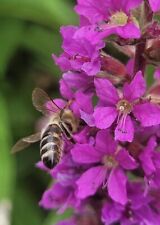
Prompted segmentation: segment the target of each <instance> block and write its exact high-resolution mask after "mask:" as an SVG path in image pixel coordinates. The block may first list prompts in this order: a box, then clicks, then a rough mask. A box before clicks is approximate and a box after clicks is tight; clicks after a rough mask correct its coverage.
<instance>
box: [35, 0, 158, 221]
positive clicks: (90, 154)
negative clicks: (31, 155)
mask: <svg viewBox="0 0 160 225" xmlns="http://www.w3.org/2000/svg"><path fill="white" fill-rule="evenodd" d="M159 10H160V1H159V0H157V1H156V0H155V1H153V0H100V1H97V0H77V5H76V6H75V11H76V12H77V13H78V15H79V16H80V25H79V26H71V25H70V26H66V27H64V26H62V28H61V30H60V32H61V34H62V38H63V44H62V49H63V53H62V54H61V55H60V56H59V57H57V56H55V55H53V59H54V61H55V63H56V64H57V65H58V66H59V67H60V69H61V70H62V77H61V79H60V81H59V86H60V88H59V89H60V95H61V96H62V98H60V99H55V100H54V101H55V102H56V104H57V105H58V106H59V107H61V108H63V107H64V106H65V105H66V104H67V102H69V103H70V104H68V105H69V108H70V109H71V110H72V112H73V114H74V116H75V117H76V118H77V119H78V121H79V127H78V131H77V132H76V133H73V134H72V139H71V140H67V139H66V138H65V136H64V135H63V134H62V137H61V138H62V140H63V142H64V145H63V149H62V151H63V154H62V158H61V160H60V162H59V163H58V164H57V165H56V166H55V167H54V168H53V169H52V170H49V169H47V168H46V167H45V166H44V165H43V163H42V162H39V163H38V164H37V167H39V168H40V169H42V170H44V171H45V172H47V173H49V174H50V176H51V179H53V180H54V182H53V183H52V185H51V186H50V187H49V189H48V190H46V191H45V192H44V194H43V196H42V198H41V200H40V203H39V205H40V206H41V207H43V208H46V209H50V210H51V209H54V210H57V212H58V213H63V212H64V211H65V210H67V209H68V208H72V209H73V215H72V216H71V218H68V219H66V220H64V221H61V222H59V223H58V224H57V225H113V224H120V225H139V224H141V225H159V224H160V203H159V202H160V147H159V146H160V79H159V78H160V69H159V68H160V55H159V48H158V47H157V46H159V45H160V44H159V34H160V24H159V22H158V21H155V20H154V13H155V12H156V13H158V11H159ZM119 54H122V56H124V55H125V56H126V58H124V57H119ZM150 65H151V66H152V67H154V71H155V72H154V74H153V73H151V71H150V70H149V72H148V66H150ZM148 80H149V82H148ZM46 108H48V109H49V110H50V111H51V112H50V114H52V110H53V109H52V103H51V102H48V103H47V105H46ZM53 113H54V112H53Z"/></svg>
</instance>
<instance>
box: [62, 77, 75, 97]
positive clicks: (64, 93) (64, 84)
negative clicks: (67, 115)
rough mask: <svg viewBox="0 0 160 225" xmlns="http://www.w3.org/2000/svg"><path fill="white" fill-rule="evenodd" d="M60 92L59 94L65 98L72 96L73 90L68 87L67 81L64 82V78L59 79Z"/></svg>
mask: <svg viewBox="0 0 160 225" xmlns="http://www.w3.org/2000/svg"><path fill="white" fill-rule="evenodd" d="M60 92H61V95H62V96H63V97H64V98H66V99H72V98H73V91H72V90H71V88H70V87H69V85H68V84H67V82H65V80H64V79H61V80H60Z"/></svg>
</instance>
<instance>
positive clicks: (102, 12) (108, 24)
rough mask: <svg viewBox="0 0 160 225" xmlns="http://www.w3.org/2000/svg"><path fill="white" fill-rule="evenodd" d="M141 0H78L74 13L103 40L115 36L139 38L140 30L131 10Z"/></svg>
mask: <svg viewBox="0 0 160 225" xmlns="http://www.w3.org/2000/svg"><path fill="white" fill-rule="evenodd" d="M141 2H142V1H141V0H136V1H132V0H121V1H119V0H118V1H116V0H101V1H99V2H97V1H96V0H87V1H85V0H78V4H77V6H76V7H75V10H76V12H77V13H78V14H79V15H81V16H83V17H85V18H86V19H87V20H88V21H89V23H90V24H91V25H94V26H95V27H96V29H97V31H99V32H100V33H101V34H100V36H101V37H102V38H105V37H107V36H109V35H111V34H117V35H119V36H120V37H123V38H139V37H140V29H139V25H138V23H137V21H136V19H135V18H133V16H132V14H131V10H133V9H135V8H136V7H138V6H139V5H140V3H141Z"/></svg>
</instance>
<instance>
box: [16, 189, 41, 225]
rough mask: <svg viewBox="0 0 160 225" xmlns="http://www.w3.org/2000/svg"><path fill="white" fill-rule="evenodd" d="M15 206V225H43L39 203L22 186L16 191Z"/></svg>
mask: <svg viewBox="0 0 160 225" xmlns="http://www.w3.org/2000/svg"><path fill="white" fill-rule="evenodd" d="M14 200H15V201H14V205H13V213H12V214H13V222H12V224H13V225H29V224H31V225H40V224H42V216H41V209H40V208H39V206H38V203H37V202H36V200H35V199H34V196H32V195H31V194H30V193H29V192H28V191H27V190H25V188H24V187H23V188H22V187H21V188H20V185H19V186H18V187H17V189H16V193H15V199H14Z"/></svg>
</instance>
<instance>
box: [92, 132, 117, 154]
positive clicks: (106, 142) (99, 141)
mask: <svg viewBox="0 0 160 225" xmlns="http://www.w3.org/2000/svg"><path fill="white" fill-rule="evenodd" d="M116 146H117V143H116V142H115V140H114V139H113V137H112V136H111V134H110V132H109V130H100V131H98V133H97V135H96V149H98V150H99V151H101V152H103V153H105V154H108V155H110V154H113V153H114V152H115V150H116Z"/></svg>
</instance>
